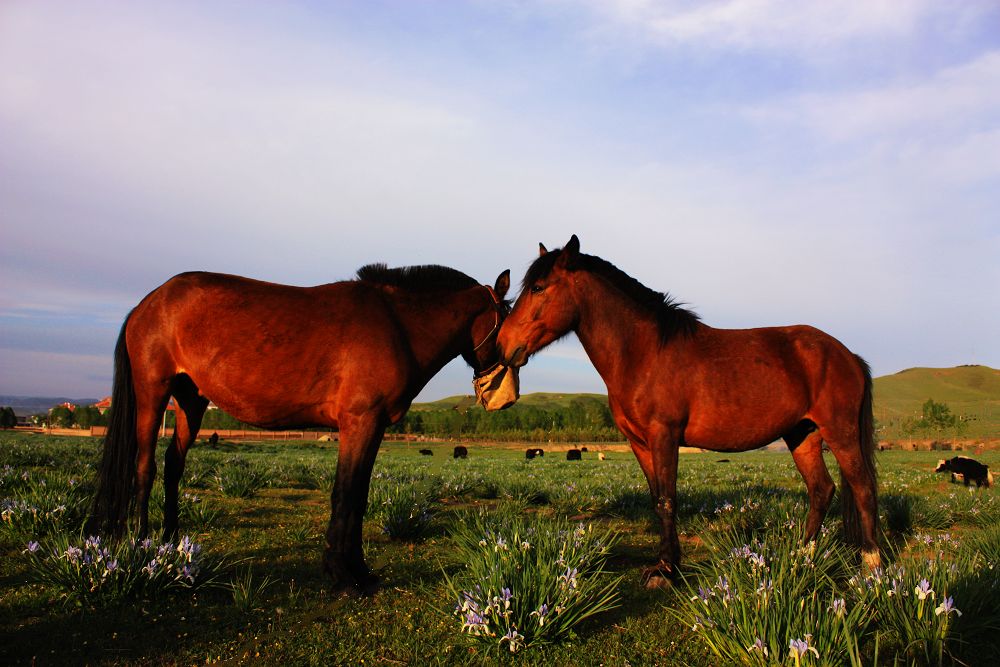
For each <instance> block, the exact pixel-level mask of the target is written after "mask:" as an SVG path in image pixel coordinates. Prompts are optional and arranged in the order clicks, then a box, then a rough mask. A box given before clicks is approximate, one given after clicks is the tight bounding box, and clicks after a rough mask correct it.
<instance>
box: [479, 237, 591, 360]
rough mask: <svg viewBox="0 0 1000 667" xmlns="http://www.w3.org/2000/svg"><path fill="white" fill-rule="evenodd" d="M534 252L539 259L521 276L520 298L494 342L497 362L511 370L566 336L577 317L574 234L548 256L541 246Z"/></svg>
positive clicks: (574, 324)
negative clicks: (501, 362) (498, 352)
mask: <svg viewBox="0 0 1000 667" xmlns="http://www.w3.org/2000/svg"><path fill="white" fill-rule="evenodd" d="M538 249H539V257H538V259H536V260H535V261H534V262H533V263H532V265H531V266H530V267H529V268H528V271H527V273H525V275H524V281H523V282H522V285H521V294H520V296H518V298H517V302H516V303H515V304H514V309H513V310H512V311H511V313H510V315H509V316H508V317H507V320H506V321H505V322H504V324H503V326H502V327H501V328H500V335H499V337H498V338H497V345H498V347H499V348H500V358H501V360H502V361H503V362H504V363H506V364H508V365H510V366H513V367H515V368H516V367H520V366H523V365H524V364H525V363H527V361H528V357H530V356H531V355H532V354H534V353H535V352H537V351H538V350H540V349H542V348H543V347H545V346H546V345H548V344H549V343H552V342H554V341H556V340H558V339H560V338H562V337H563V336H565V335H566V334H567V333H569V332H570V331H571V330H572V329H573V328H574V327H575V326H576V323H577V319H578V315H579V313H578V308H577V305H576V300H575V299H574V298H573V267H574V262H575V260H576V259H577V257H578V256H579V254H580V240H579V239H578V238H577V237H576V234H574V235H573V237H572V238H571V239H570V240H569V242H568V243H567V244H566V246H565V247H564V248H562V249H558V250H553V251H551V252H549V251H547V250H546V249H545V246H544V245H542V244H541V243H539V244H538Z"/></svg>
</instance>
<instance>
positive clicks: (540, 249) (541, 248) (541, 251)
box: [538, 243, 548, 257]
mask: <svg viewBox="0 0 1000 667" xmlns="http://www.w3.org/2000/svg"><path fill="white" fill-rule="evenodd" d="M547 252H548V250H546V249H545V246H544V245H542V244H541V243H539V244H538V256H539V257H541V256H542V255H544V254H545V253H547Z"/></svg>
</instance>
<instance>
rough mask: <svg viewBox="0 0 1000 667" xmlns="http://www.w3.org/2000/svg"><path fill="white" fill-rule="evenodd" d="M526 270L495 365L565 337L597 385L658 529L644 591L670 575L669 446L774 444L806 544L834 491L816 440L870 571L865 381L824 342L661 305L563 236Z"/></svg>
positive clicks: (672, 496) (874, 548)
mask: <svg viewBox="0 0 1000 667" xmlns="http://www.w3.org/2000/svg"><path fill="white" fill-rule="evenodd" d="M539 248H540V253H541V256H540V257H539V258H538V259H536V260H535V261H534V262H533V263H532V265H531V266H530V267H529V269H528V271H527V273H526V274H525V277H524V282H523V286H522V291H521V294H520V296H519V297H518V299H517V301H516V302H515V304H514V308H513V310H512V311H511V313H510V315H509V316H508V318H507V319H506V320H505V322H504V324H503V326H502V327H501V329H500V336H499V339H498V343H497V344H498V347H499V348H500V358H501V361H502V362H503V363H506V364H509V365H511V366H513V367H520V366H522V365H524V364H525V363H526V362H527V360H528V357H529V356H530V355H532V354H534V353H535V352H537V351H538V350H540V349H542V348H543V347H545V346H546V345H548V344H549V343H552V342H553V341H555V340H558V339H559V338H561V337H563V336H564V335H566V334H567V333H569V332H570V331H573V332H575V333H576V335H577V337H578V338H579V339H580V342H581V343H582V345H583V348H584V349H585V350H586V352H587V355H588V356H589V357H590V360H591V362H593V364H594V367H595V368H596V369H597V372H598V373H600V375H601V377H602V378H603V379H604V382H605V383H606V384H607V387H608V400H609V402H610V407H611V412H612V415H613V416H614V420H615V423H616V424H617V426H618V428H619V429H621V431H622V433H623V434H625V437H626V438H627V439H628V441H629V443H630V444H631V446H632V451H633V452H634V453H635V456H636V458H637V459H638V460H639V465H640V466H641V467H642V471H643V473H645V475H646V480H647V482H648V483H649V490H650V493H651V495H652V498H653V503H654V507H655V510H656V513H657V515H658V517H659V520H660V546H659V554H658V557H659V558H658V563H657V564H656V565H654V566H653V567H650V568H646V569H645V570H644V578H645V580H646V583H647V585H649V586H657V585H663V584H665V583H666V581H667V579H670V578H673V577H675V576H676V568H677V566H678V564H679V562H680V544H679V542H678V540H677V530H676V526H675V523H674V519H675V512H676V495H677V458H678V457H677V452H678V448H679V447H681V446H690V447H699V448H702V449H708V450H712V451H717V452H740V451H747V450H751V449H757V448H759V447H763V446H765V445H767V444H768V443H770V442H772V441H774V440H775V439H777V438H783V439H784V440H785V442H786V443H787V444H788V448H789V449H790V450H791V452H792V457H793V459H794V460H795V465H796V467H797V468H798V470H799V472H800V473H801V474H802V477H803V478H804V479H805V482H806V487H807V489H808V494H809V514H808V517H807V519H806V526H805V539H806V540H807V541H808V540H811V539H812V538H813V537H815V535H816V533H817V531H818V530H819V528H820V524H821V523H822V521H823V518H824V516H825V515H826V511H827V509H828V508H829V505H830V502H831V500H832V498H833V494H834V483H833V480H832V479H831V477H830V473H829V471H828V470H827V468H826V465H825V464H824V462H823V453H822V444H823V443H824V442H825V443H826V444H827V446H828V447H829V449H830V451H831V452H833V455H834V456H835V457H836V459H837V463H838V464H839V466H840V471H841V493H842V503H841V504H842V506H843V512H844V526H845V530H846V532H847V536H848V539H849V540H851V541H852V542H854V543H855V544H859V545H860V546H861V549H862V555H863V560H864V562H865V564H866V565H867V566H869V567H877V566H878V564H879V562H880V561H879V551H878V542H877V530H878V508H877V483H876V473H875V460H874V452H875V439H874V433H873V419H872V392H871V372H870V370H869V368H868V365H867V364H866V363H865V362H864V361H863V360H862V359H861V358H860V357H858V356H857V355H855V354H852V353H851V352H850V351H849V350H848V349H847V348H846V347H845V346H844V345H843V344H841V343H840V342H839V341H837V340H836V339H834V338H833V337H831V336H829V335H827V334H825V333H823V332H822V331H819V330H817V329H814V328H812V327H809V326H787V327H769V328H760V329H736V330H727V329H715V328H713V327H710V326H708V325H706V324H704V323H703V322H701V321H700V319H699V318H698V316H697V315H695V314H694V313H692V312H690V311H688V310H686V309H684V308H681V307H680V306H679V305H678V304H677V303H676V302H674V301H673V300H672V299H671V298H670V297H669V296H667V295H665V294H663V293H660V292H655V291H654V290H651V289H649V288H648V287H645V286H643V285H642V284H641V283H639V282H638V281H637V280H635V279H634V278H631V277H630V276H628V275H626V274H625V273H624V272H622V271H621V270H620V269H618V268H617V267H615V266H614V265H612V264H611V263H609V262H607V261H605V260H603V259H601V258H599V257H593V256H590V255H585V254H583V253H581V252H580V242H579V240H578V239H577V237H576V236H575V235H574V236H573V237H572V238H571V239H570V241H569V243H567V244H566V247H564V248H563V249H561V250H554V251H552V252H546V250H545V246H542V245H541V244H539Z"/></svg>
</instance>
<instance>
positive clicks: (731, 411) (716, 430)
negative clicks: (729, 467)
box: [684, 401, 803, 452]
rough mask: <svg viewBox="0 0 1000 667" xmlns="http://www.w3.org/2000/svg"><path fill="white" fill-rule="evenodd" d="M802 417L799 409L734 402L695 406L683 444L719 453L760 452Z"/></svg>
mask: <svg viewBox="0 0 1000 667" xmlns="http://www.w3.org/2000/svg"><path fill="white" fill-rule="evenodd" d="M789 403H796V402H792V401H789ZM802 416H803V409H802V408H800V407H799V406H798V405H774V404H748V403H743V402H733V403H730V404H727V405H713V406H703V407H702V408H700V409H699V408H698V406H694V408H693V409H692V411H691V413H690V414H689V416H688V421H687V426H686V428H685V430H684V444H686V445H688V446H690V447H699V448H701V449H708V450H712V451H719V452H744V451H748V450H751V449H758V448H760V447H764V446H766V445H769V444H771V443H772V442H774V441H775V440H778V439H779V438H781V437H782V436H783V435H784V434H786V433H788V432H789V431H791V430H792V429H793V428H794V427H795V425H796V424H798V423H799V422H800V421H801V420H802Z"/></svg>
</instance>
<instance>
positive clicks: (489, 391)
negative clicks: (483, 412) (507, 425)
mask: <svg viewBox="0 0 1000 667" xmlns="http://www.w3.org/2000/svg"><path fill="white" fill-rule="evenodd" d="M472 388H473V389H475V390H476V400H477V401H478V402H479V403H480V404H481V405H482V406H483V407H484V408H486V409H487V410H491V411H492V410H503V409H504V408H506V407H510V406H511V405H513V404H514V402H515V401H517V399H518V398H520V397H521V393H520V381H519V380H518V376H517V369H516V368H513V367H511V366H504V365H503V364H497V365H496V366H494V367H493V368H491V369H490V370H488V371H486V372H484V373H483V374H482V375H477V376H476V377H474V378H473V379H472Z"/></svg>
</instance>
